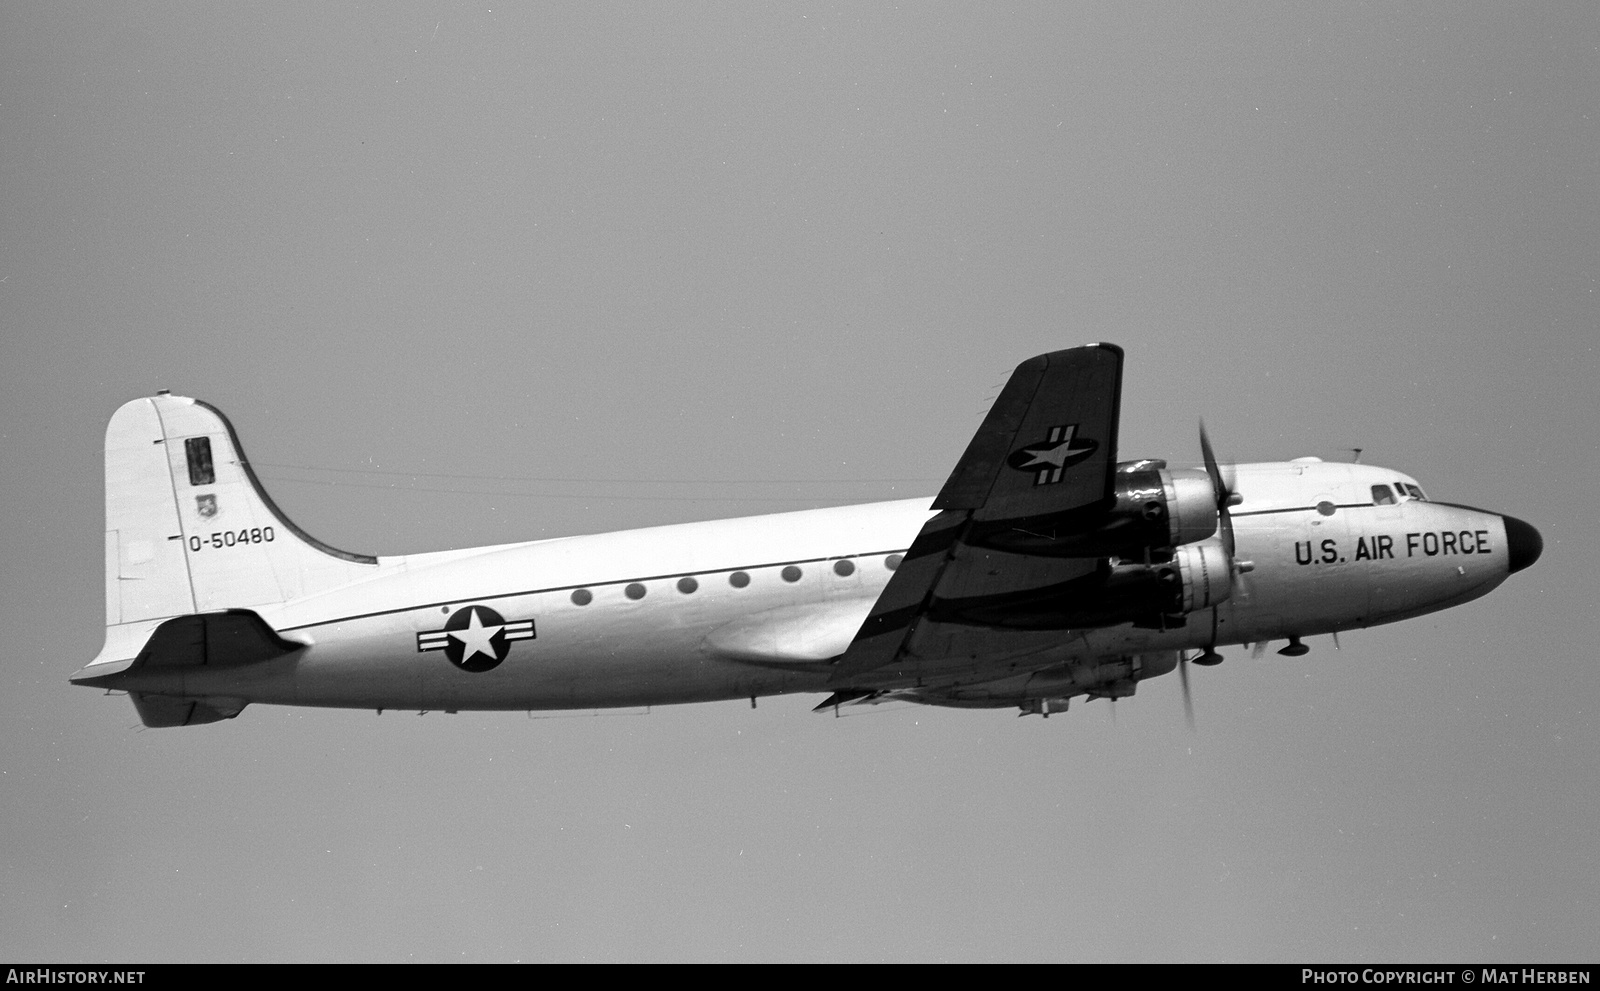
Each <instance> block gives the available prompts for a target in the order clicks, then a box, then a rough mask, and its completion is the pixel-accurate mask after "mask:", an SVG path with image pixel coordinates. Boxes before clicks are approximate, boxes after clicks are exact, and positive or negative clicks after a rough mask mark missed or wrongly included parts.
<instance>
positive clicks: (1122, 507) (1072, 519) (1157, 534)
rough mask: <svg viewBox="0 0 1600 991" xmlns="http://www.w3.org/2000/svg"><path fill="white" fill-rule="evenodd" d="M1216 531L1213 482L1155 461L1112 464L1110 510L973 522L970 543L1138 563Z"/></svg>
mask: <svg viewBox="0 0 1600 991" xmlns="http://www.w3.org/2000/svg"><path fill="white" fill-rule="evenodd" d="M1216 532H1217V498H1216V494H1215V493H1214V492H1213V491H1212V488H1211V479H1210V478H1209V477H1208V476H1207V475H1206V473H1205V472H1204V471H1200V470H1199V469H1195V468H1168V467H1167V466H1166V463H1165V462H1161V461H1126V462H1123V463H1122V464H1120V465H1118V466H1117V471H1116V475H1115V476H1114V480H1113V498H1112V502H1111V505H1110V506H1109V507H1108V506H1105V505H1100V506H1092V507H1085V508H1081V509H1072V510H1067V511H1066V512H1062V513H1050V514H1046V515H1042V516H1035V517H1028V518H1026V519H1022V520H1006V521H1004V522H1002V523H991V524H987V525H984V524H979V525H977V526H975V527H974V528H973V530H972V531H971V532H970V533H969V534H968V535H967V537H966V540H967V542H968V543H971V544H977V545H980V546H983V547H990V548H993V549H995V550H1000V551H1009V552H1011V553H1014V554H1034V555H1038V556H1041V557H1143V553H1142V552H1143V551H1144V550H1145V549H1146V548H1152V549H1160V548H1167V547H1181V546H1184V545H1186V544H1193V543H1196V542H1198V541H1202V540H1205V539H1206V538H1207V537H1210V536H1211V535H1213V534H1215V533H1216Z"/></svg>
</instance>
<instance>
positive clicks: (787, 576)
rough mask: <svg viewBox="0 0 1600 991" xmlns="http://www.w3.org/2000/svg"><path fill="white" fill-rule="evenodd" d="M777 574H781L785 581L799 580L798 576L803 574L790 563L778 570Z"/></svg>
mask: <svg viewBox="0 0 1600 991" xmlns="http://www.w3.org/2000/svg"><path fill="white" fill-rule="evenodd" d="M778 574H780V575H782V576H783V580H784V581H786V582H797V581H799V580H800V576H801V574H803V572H802V571H801V570H800V569H799V568H796V567H795V566H794V565H792V564H790V565H785V566H784V569H783V570H782V571H780V572H778Z"/></svg>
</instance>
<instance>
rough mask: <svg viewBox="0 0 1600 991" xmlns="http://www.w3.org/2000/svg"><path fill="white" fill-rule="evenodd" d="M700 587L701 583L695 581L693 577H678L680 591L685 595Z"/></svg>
mask: <svg viewBox="0 0 1600 991" xmlns="http://www.w3.org/2000/svg"><path fill="white" fill-rule="evenodd" d="M699 587H700V583H699V582H697V581H695V580H694V579H693V578H689V577H687V576H685V577H683V578H679V579H678V591H680V592H682V593H683V594H684V595H688V594H689V593H691V592H693V591H694V590H695V589H697V588H699Z"/></svg>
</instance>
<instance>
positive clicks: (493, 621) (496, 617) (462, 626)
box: [417, 606, 534, 672]
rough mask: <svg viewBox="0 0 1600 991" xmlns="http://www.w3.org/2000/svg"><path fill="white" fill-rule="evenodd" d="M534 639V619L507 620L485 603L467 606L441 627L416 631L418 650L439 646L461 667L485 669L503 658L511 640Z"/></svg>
mask: <svg viewBox="0 0 1600 991" xmlns="http://www.w3.org/2000/svg"><path fill="white" fill-rule="evenodd" d="M532 639H534V631H533V620H531V619H524V620H520V621H518V622H515V623H507V622H506V621H505V618H504V617H502V616H501V615H500V614H499V613H497V612H495V611H494V610H493V609H490V608H489V607H488V606H466V607H464V608H461V609H457V610H456V611H455V612H453V613H451V614H450V618H449V619H447V620H445V624H444V629H442V630H429V631H427V632H425V633H418V634H417V652H418V653H419V654H420V653H427V652H428V651H430V650H442V651H444V656H446V657H448V658H449V659H450V663H451V664H454V665H455V666H456V667H458V668H460V669H462V670H463V671H472V672H479V671H488V670H489V669H491V668H493V667H496V666H498V665H499V663H500V662H501V661H503V660H505V659H506V654H508V653H510V652H511V642H512V641H513V640H532Z"/></svg>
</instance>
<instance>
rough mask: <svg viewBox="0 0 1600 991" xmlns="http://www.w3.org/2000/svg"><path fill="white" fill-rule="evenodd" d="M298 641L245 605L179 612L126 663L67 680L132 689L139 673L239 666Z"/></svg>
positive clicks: (281, 653) (291, 649)
mask: <svg viewBox="0 0 1600 991" xmlns="http://www.w3.org/2000/svg"><path fill="white" fill-rule="evenodd" d="M303 646H304V644H299V643H295V642H294V641H292V640H285V639H284V638H283V637H280V636H278V633H277V631H276V630H274V629H273V628H272V627H270V626H268V625H267V621H266V620H264V619H262V618H261V617H260V616H258V615H256V613H254V612H252V611H251V610H249V609H230V610H228V611H227V612H220V613H200V614H198V615H191V616H178V617H175V618H173V619H169V620H167V621H166V622H165V623H162V624H161V625H160V626H158V627H156V628H155V632H153V633H151V634H150V639H149V640H148V641H146V642H145V645H144V649H142V650H140V651H139V656H138V657H136V658H135V659H134V661H133V663H132V664H130V665H128V666H127V667H126V668H124V669H122V670H120V671H117V672H114V673H111V674H93V675H87V676H85V673H84V672H79V673H78V674H77V675H75V676H74V677H73V679H72V681H73V684H77V685H94V686H99V687H104V688H127V689H130V690H131V689H132V688H133V687H135V685H136V683H137V681H138V679H139V678H140V676H141V675H144V676H146V677H148V676H150V675H155V674H160V673H164V672H180V671H182V670H192V669H195V668H230V667H241V666H243V665H246V664H257V663H260V662H261V661H270V660H272V659H273V658H275V657H282V656H284V655H285V654H290V653H293V652H294V651H296V650H299V649H300V648H301V647H303ZM88 670H90V669H88V668H86V669H85V672H86V671H88ZM178 725H181V724H178Z"/></svg>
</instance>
